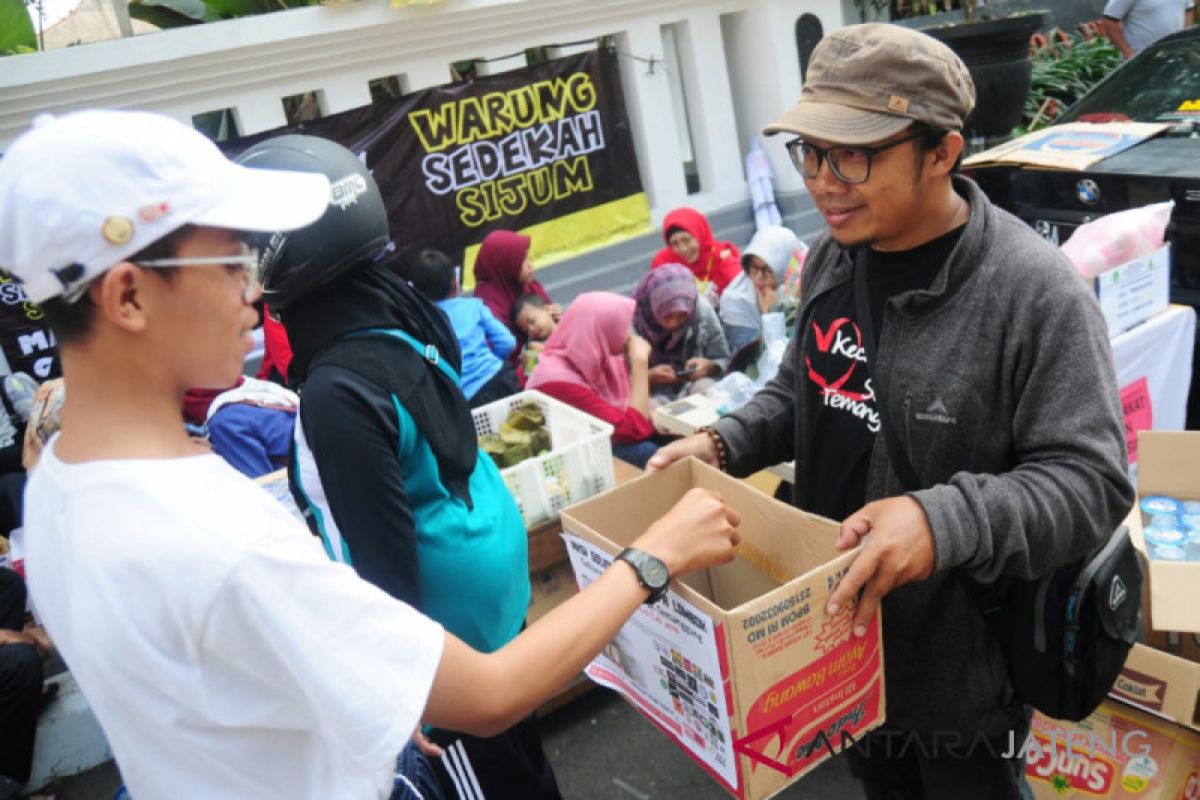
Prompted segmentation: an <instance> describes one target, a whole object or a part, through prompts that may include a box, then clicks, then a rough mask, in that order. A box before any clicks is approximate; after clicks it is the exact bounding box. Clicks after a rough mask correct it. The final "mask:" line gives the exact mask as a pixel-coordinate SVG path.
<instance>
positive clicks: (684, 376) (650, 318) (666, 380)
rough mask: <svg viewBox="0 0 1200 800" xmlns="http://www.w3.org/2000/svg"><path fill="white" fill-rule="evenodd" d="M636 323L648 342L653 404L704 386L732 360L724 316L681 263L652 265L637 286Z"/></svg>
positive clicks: (639, 332)
mask: <svg viewBox="0 0 1200 800" xmlns="http://www.w3.org/2000/svg"><path fill="white" fill-rule="evenodd" d="M633 299H634V302H635V303H636V304H637V307H636V310H635V313H634V318H633V328H634V330H635V331H637V333H638V335H639V336H641V337H642V338H644V339H645V340H646V341H648V342H649V343H650V348H651V354H650V392H651V394H652V397H651V401H650V402H651V406H659V405H662V404H663V403H667V402H670V401H671V400H674V399H676V398H677V397H682V396H683V395H688V394H695V393H696V392H702V391H704V390H705V389H707V388H708V387H709V386H711V385H712V384H713V381H714V380H716V379H717V378H719V377H720V376H721V373H722V372H724V370H725V366H726V364H728V362H729V343H728V342H726V341H725V331H724V330H723V329H722V328H721V320H720V319H719V318H718V317H717V312H716V311H714V310H713V307H712V306H711V305H709V303H708V301H707V300H705V299H704V298H703V297H701V296H700V295H699V293H698V292H697V290H696V282H695V281H694V280H693V279H692V273H691V271H690V270H689V269H688V268H687V267H685V266H683V265H682V264H664V265H663V266H661V267H659V268H658V269H654V270H651V271H650V272H649V273H647V275H646V276H645V277H644V278H642V280H641V282H640V283H639V284H638V285H637V288H636V289H634V291H633Z"/></svg>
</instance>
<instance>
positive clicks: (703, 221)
mask: <svg viewBox="0 0 1200 800" xmlns="http://www.w3.org/2000/svg"><path fill="white" fill-rule="evenodd" d="M662 229H663V240H664V241H666V243H667V246H666V247H664V248H663V249H661V250H659V251H658V253H657V254H656V255H655V256H654V260H653V261H651V262H650V269H655V268H657V267H661V266H662V265H663V264H683V265H684V266H686V267H687V268H688V269H690V270H691V271H692V274H693V275H695V276H696V285H697V288H698V289H699V290H700V296H701V297H707V299H708V301H709V302H710V303H712V304H713V305H714V306H716V305H717V303H716V298H717V297H719V296H720V294H721V292H723V291H725V287H726V286H728V285H729V282H730V281H732V280H733V279H734V278H736V277H737V276H738V275H740V274H741V272H742V255H741V253H739V252H738V249H737V248H736V247H734V246H733V243H732V242H719V241H717V240H716V239H714V238H713V232H712V228H711V227H710V226H709V224H708V219H707V218H706V217H705V216H704V215H703V214H701V213H700V212H699V211H697V210H696V209H694V208H687V207H686V206H685V207H682V208H677V209H675V210H674V211H671V212H670V213H668V214H667V216H666V217H665V218H664V219H663V226H662Z"/></svg>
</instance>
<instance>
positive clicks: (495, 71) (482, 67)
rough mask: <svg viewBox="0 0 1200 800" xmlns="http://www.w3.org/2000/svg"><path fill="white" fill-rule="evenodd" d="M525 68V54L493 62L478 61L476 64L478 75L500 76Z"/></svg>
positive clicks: (517, 54)
mask: <svg viewBox="0 0 1200 800" xmlns="http://www.w3.org/2000/svg"><path fill="white" fill-rule="evenodd" d="M524 68H525V53H524V52H520V53H516V54H514V55H510V56H505V57H504V58H497V59H495V60H493V61H477V62H475V74H476V75H499V74H500V73H501V72H509V71H511V70H514V69H524Z"/></svg>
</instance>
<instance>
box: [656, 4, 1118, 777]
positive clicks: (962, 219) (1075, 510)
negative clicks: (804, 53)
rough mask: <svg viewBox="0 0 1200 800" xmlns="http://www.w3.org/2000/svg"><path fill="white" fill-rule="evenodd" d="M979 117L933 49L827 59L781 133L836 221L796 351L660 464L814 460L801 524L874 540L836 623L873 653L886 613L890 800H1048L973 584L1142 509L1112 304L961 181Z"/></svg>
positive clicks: (844, 34)
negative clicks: (1040, 796)
mask: <svg viewBox="0 0 1200 800" xmlns="http://www.w3.org/2000/svg"><path fill="white" fill-rule="evenodd" d="M974 100H975V92H974V87H973V85H972V82H971V78H970V76H969V75H968V74H967V71H966V69H965V67H964V66H963V64H962V62H961V61H960V60H959V59H958V57H957V56H955V55H954V54H953V53H952V52H951V51H950V50H949V49H948V48H946V47H945V46H944V45H942V44H941V43H939V42H937V41H935V40H933V39H932V38H930V37H928V36H926V35H924V34H921V33H918V32H915V31H911V30H908V29H905V28H901V27H898V26H893V25H885V24H870V25H854V26H850V27H847V28H843V29H841V30H839V31H837V32H835V33H833V34H832V35H830V36H829V37H827V38H826V39H824V40H823V41H822V42H821V43H820V44H819V45H818V46H817V48H816V49H815V50H814V52H813V55H812V61H811V62H810V65H809V69H808V76H807V82H806V83H805V84H804V87H803V91H802V93H801V96H800V100H799V102H798V103H797V104H796V105H795V106H794V107H793V108H792V109H791V110H789V111H788V112H787V113H785V114H784V115H783V116H782V117H780V118H779V119H778V120H777V121H775V122H773V123H772V124H771V125H769V126H767V128H766V132H767V133H787V134H790V136H791V137H794V138H791V139H790V141H788V142H787V148H788V152H789V153H790V155H791V157H792V161H793V163H794V164H795V166H796V169H797V170H799V172H800V173H801V175H803V177H804V183H805V186H806V187H807V188H808V191H809V192H810V194H811V195H812V199H813V202H814V204H815V205H816V207H817V209H818V211H820V213H821V214H822V216H823V217H824V218H825V221H826V224H827V225H828V231H827V232H826V233H825V234H823V235H822V236H821V237H819V238H818V240H817V241H816V242H815V243H814V245H813V247H812V250H811V251H810V253H809V256H808V260H807V262H806V264H805V272H804V287H803V300H802V306H801V308H800V312H799V321H798V324H797V329H796V336H795V338H794V340H793V341H792V343H791V345H790V348H789V350H788V352H787V354H786V355H785V357H784V361H783V364H782V366H781V368H780V371H779V375H778V377H776V378H775V379H774V380H773V381H772V382H771V383H770V384H768V385H767V386H766V387H765V388H764V389H763V390H762V391H761V392H760V393H759V394H758V395H757V396H756V397H755V398H754V399H753V400H752V401H751V402H750V403H749V404H748V405H747V406H745V407H744V408H742V409H740V410H738V411H736V412H734V413H732V414H730V415H728V416H726V417H723V418H722V419H721V420H720V421H718V422H717V423H716V424H715V425H714V426H713V427H712V429H710V430H707V431H705V432H703V433H700V434H697V435H696V436H692V437H689V438H687V439H684V440H681V441H680V442H676V443H674V444H672V445H669V446H668V447H666V448H663V449H662V450H660V451H659V453H658V454H657V455H656V456H655V457H654V458H653V459H652V460H651V462H650V468H651V469H655V468H661V467H662V466H664V465H665V464H667V463H670V461H672V460H674V459H675V458H679V457H682V456H684V455H688V454H694V455H697V456H699V457H701V458H704V459H707V460H708V461H709V462H711V463H715V464H719V466H720V467H721V468H723V469H725V470H727V471H729V472H730V473H732V474H735V475H747V474H750V473H752V472H754V471H756V470H758V469H761V468H763V467H765V466H768V465H771V464H775V463H779V462H781V461H787V460H789V459H793V458H794V459H795V462H796V483H795V486H794V490H793V495H794V496H793V500H794V502H795V503H796V505H798V506H799V507H801V508H803V509H805V510H808V511H812V512H815V513H818V514H822V515H825V516H827V517H831V518H834V519H841V520H844V521H843V523H842V530H841V536H840V538H839V541H838V545H839V546H840V547H842V548H851V547H856V546H859V545H861V550H860V552H859V555H858V557H857V558H856V560H855V561H854V563H853V566H852V567H851V569H850V571H849V573H848V574H847V575H846V577H845V578H844V579H843V580H842V582H841V584H840V585H839V586H838V587H837V589H836V590H835V591H833V592H832V594H831V596H830V598H829V606H830V610H831V611H833V610H835V607H842V606H846V605H848V604H854V603H857V606H858V607H857V609H856V616H855V625H854V627H855V634H856V635H861V634H862V633H863V632H864V630H865V623H866V622H867V620H868V619H869V618H870V616H871V615H872V614H873V613H874V612H875V610H876V608H877V607H879V606H880V605H881V604H882V606H883V607H884V608H885V613H884V617H883V628H884V649H885V653H886V658H887V706H888V707H887V712H888V721H887V725H886V727H885V728H884V729H883V730H882V731H881V732H880V733H879V734H877V735H873V736H872V737H871V738H870V739H869V740H868V742H867V743H866V744H868V745H871V746H870V747H861V748H856V749H855V750H853V751H851V754H850V759H851V767H852V769H853V771H854V773H855V774H856V775H857V776H858V777H859V778H860V779H861V780H862V782H863V785H864V787H865V789H866V792H867V796H868V798H871V800H875V799H876V798H901V797H903V798H920V797H926V798H945V797H972V798H975V797H988V798H1017V797H1021V796H1023V794H1025V793H1027V792H1028V787H1027V786H1026V785H1025V782H1024V779H1023V763H1022V761H1021V759H1020V758H1019V757H1018V758H1005V757H1004V754H1006V753H1009V752H1010V748H1009V742H1010V741H1016V742H1017V743H1018V747H1019V744H1020V743H1021V742H1023V741H1024V735H1025V733H1024V732H1025V731H1027V730H1028V720H1029V712H1028V710H1027V709H1026V708H1024V707H1023V706H1022V705H1021V704H1020V703H1019V702H1016V701H1015V700H1014V699H1013V696H1012V689H1011V685H1010V682H1009V680H1008V677H1007V671H1006V667H1005V664H1004V661H1003V658H1002V656H1001V653H1000V650H999V648H998V647H997V645H996V644H995V643H994V642H993V641H992V640H991V639H990V637H989V634H988V631H987V629H986V627H985V623H984V620H983V617H982V615H981V612H980V611H979V609H978V608H977V605H976V603H975V601H974V600H973V599H972V597H971V594H970V590H969V589H968V585H969V584H968V579H975V580H977V581H979V582H982V583H992V582H994V581H996V580H997V579H998V578H1001V577H1005V576H1011V577H1017V578H1026V579H1028V578H1032V577H1033V576H1035V575H1040V574H1044V573H1045V572H1047V571H1049V570H1051V569H1053V568H1054V567H1056V566H1058V565H1061V564H1065V563H1068V562H1070V561H1072V560H1074V559H1076V558H1079V557H1081V556H1082V555H1084V554H1085V553H1086V552H1088V551H1090V550H1092V549H1094V548H1095V547H1096V546H1097V545H1098V544H1099V543H1100V542H1101V541H1104V540H1106V539H1107V537H1108V536H1109V535H1110V534H1111V532H1112V531H1113V530H1114V529H1115V528H1116V526H1117V525H1118V523H1119V522H1120V520H1121V519H1122V518H1123V517H1124V515H1125V513H1126V512H1127V511H1128V509H1129V507H1130V505H1131V503H1132V500H1133V491H1132V488H1131V487H1130V485H1129V482H1128V480H1127V478H1126V475H1125V463H1126V462H1125V447H1124V438H1123V429H1122V423H1121V414H1120V408H1119V406H1118V403H1117V392H1116V388H1115V378H1114V375H1113V366H1112V358H1111V353H1110V351H1109V346H1108V336H1107V333H1106V330H1105V326H1104V322H1103V320H1102V318H1101V316H1100V313H1099V308H1098V306H1097V304H1096V302H1095V299H1094V298H1093V297H1092V296H1091V295H1090V293H1089V291H1088V289H1087V287H1086V286H1085V284H1084V282H1083V281H1081V280H1079V277H1078V276H1077V275H1075V274H1074V273H1073V271H1072V270H1071V268H1070V266H1069V264H1068V263H1067V261H1066V259H1065V258H1063V257H1062V256H1061V255H1060V254H1059V253H1058V252H1057V251H1056V250H1054V249H1053V248H1052V247H1051V246H1050V245H1048V244H1047V243H1045V242H1044V241H1042V240H1041V239H1040V238H1038V237H1037V236H1036V235H1035V234H1034V233H1033V232H1032V231H1031V230H1030V229H1029V228H1028V227H1027V226H1025V225H1024V224H1022V223H1021V222H1020V221H1019V220H1017V219H1016V218H1014V217H1012V216H1010V215H1009V214H1006V213H1005V212H1003V211H1001V210H999V209H997V208H995V207H994V206H992V205H991V204H990V203H989V202H988V199H987V198H986V197H985V196H984V195H983V194H982V193H981V192H980V190H979V189H978V187H976V186H975V184H974V183H972V182H971V181H970V180H967V179H966V178H963V177H961V176H957V175H954V172H955V167H956V165H957V162H958V159H959V155H960V153H961V151H962V147H963V136H962V133H961V131H962V127H963V121H964V120H965V118H966V117H967V115H968V114H969V113H970V112H971V109H972V107H973V106H974ZM889 429H890V430H889ZM880 434H882V435H880ZM897 450H899V451H900V452H896V451H897ZM868 534H869V535H868ZM860 590H861V593H862V594H861V598H860V597H859V592H860ZM956 741H957V742H960V744H959V745H958V746H951V747H948V746H947V742H956ZM973 743H974V744H976V746H974V747H971V746H970V745H971V744H973Z"/></svg>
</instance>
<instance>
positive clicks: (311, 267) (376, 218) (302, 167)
mask: <svg viewBox="0 0 1200 800" xmlns="http://www.w3.org/2000/svg"><path fill="white" fill-rule="evenodd" d="M235 160H236V161H237V163H239V164H243V165H245V166H247V167H256V168H261V169H281V170H294V171H296V172H319V173H321V174H323V175H325V176H326V177H328V178H329V183H330V189H331V194H330V198H329V208H328V209H326V211H325V213H324V214H323V215H322V216H321V218H320V219H318V220H317V221H316V222H314V223H312V224H311V225H308V226H307V227H304V228H300V229H299V230H295V231H291V232H289V233H274V234H270V235H268V236H263V237H262V238H261V239H259V240H258V241H255V242H253V244H256V245H257V246H258V248H259V254H260V255H259V277H260V279H261V280H262V284H263V300H264V301H265V302H266V303H267V305H269V306H270V307H271V309H272V310H273V311H281V310H283V309H284V308H286V307H287V305H288V304H289V303H292V302H295V301H296V300H298V299H299V298H301V297H305V296H307V295H309V294H311V293H312V292H313V291H314V290H316V289H319V288H320V287H322V286H324V285H325V284H327V283H329V282H330V281H332V280H334V279H335V278H337V277H339V276H340V275H342V274H343V273H344V272H345V271H346V270H349V269H352V268H354V267H356V266H359V265H363V264H367V263H370V262H371V261H373V260H376V259H377V258H379V257H381V256H382V255H383V254H384V253H385V252H386V251H387V249H388V248H389V247H390V241H389V239H388V222H387V210H386V209H385V208H384V205H383V196H382V195H381V194H380V193H379V186H378V185H377V184H376V183H375V179H374V178H373V177H371V173H370V172H368V171H367V168H366V165H365V164H363V162H362V161H361V160H359V159H358V158H357V157H356V156H355V155H354V153H352V152H350V151H349V150H347V149H346V148H345V147H342V146H341V145H340V144H338V143H337V142H333V141H330V140H329V139H322V138H321V137H319V136H304V135H299V134H289V135H286V136H275V137H272V138H270V139H264V140H263V141H261V142H259V143H258V144H256V145H254V146H252V147H250V148H248V149H246V150H245V151H244V152H243V153H242V154H241V155H239V156H238V157H237V159H235Z"/></svg>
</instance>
